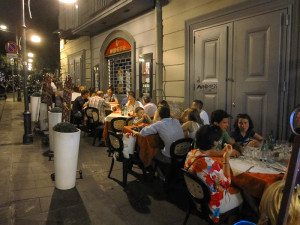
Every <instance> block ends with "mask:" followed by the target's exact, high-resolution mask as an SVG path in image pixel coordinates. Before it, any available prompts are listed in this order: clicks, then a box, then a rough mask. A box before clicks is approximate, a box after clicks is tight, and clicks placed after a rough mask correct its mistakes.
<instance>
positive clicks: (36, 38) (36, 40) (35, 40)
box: [30, 35, 41, 43]
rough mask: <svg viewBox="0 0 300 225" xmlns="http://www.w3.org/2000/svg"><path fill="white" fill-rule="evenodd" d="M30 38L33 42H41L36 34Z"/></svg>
mask: <svg viewBox="0 0 300 225" xmlns="http://www.w3.org/2000/svg"><path fill="white" fill-rule="evenodd" d="M30 39H31V41H32V42H35V43H40V42H41V38H40V37H39V36H37V35H32V36H31V38H30Z"/></svg>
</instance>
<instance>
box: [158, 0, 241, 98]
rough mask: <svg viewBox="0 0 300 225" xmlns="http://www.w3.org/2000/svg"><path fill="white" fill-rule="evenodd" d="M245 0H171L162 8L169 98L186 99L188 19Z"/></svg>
mask: <svg viewBox="0 0 300 225" xmlns="http://www.w3.org/2000/svg"><path fill="white" fill-rule="evenodd" d="M246 1H247V0H222V1H220V0H201V1H200V0H186V1H182V0H170V2H169V4H168V5H166V6H164V7H163V34H164V37H163V60H164V65H165V70H164V78H163V81H164V84H163V87H164V90H165V97H166V99H167V100H169V101H176V102H183V101H184V68H185V66H184V63H185V62H184V58H185V46H184V42H185V40H184V37H185V33H184V32H185V30H184V28H185V27H184V24H185V21H186V20H189V19H192V18H195V17H198V16H201V15H205V14H208V13H211V12H213V11H216V10H220V9H223V8H226V7H230V6H233V5H235V4H239V3H242V2H246Z"/></svg>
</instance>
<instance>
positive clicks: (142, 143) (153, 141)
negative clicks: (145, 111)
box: [123, 124, 164, 167]
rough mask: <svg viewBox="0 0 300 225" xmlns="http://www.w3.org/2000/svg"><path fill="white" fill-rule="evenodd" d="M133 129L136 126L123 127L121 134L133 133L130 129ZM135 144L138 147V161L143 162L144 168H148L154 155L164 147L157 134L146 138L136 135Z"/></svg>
mask: <svg viewBox="0 0 300 225" xmlns="http://www.w3.org/2000/svg"><path fill="white" fill-rule="evenodd" d="M141 125H143V124H141ZM144 125H145V124H144ZM133 127H136V126H125V127H123V133H132V132H133V131H132V129H131V128H133ZM136 144H137V145H138V149H139V150H138V151H139V157H140V160H141V161H142V162H143V164H144V166H145V167H148V166H150V164H151V161H152V159H153V158H154V156H155V155H156V153H157V152H158V151H160V150H161V149H162V148H163V147H164V143H163V141H162V140H161V138H160V137H159V135H158V134H152V135H148V136H141V135H140V134H137V135H136Z"/></svg>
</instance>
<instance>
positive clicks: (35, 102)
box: [30, 96, 41, 122]
mask: <svg viewBox="0 0 300 225" xmlns="http://www.w3.org/2000/svg"><path fill="white" fill-rule="evenodd" d="M40 104H41V97H35V96H30V107H31V121H32V122H37V121H38V120H39V112H40Z"/></svg>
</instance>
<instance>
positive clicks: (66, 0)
mask: <svg viewBox="0 0 300 225" xmlns="http://www.w3.org/2000/svg"><path fill="white" fill-rule="evenodd" d="M59 1H60V2H63V3H75V2H77V0H59Z"/></svg>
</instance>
